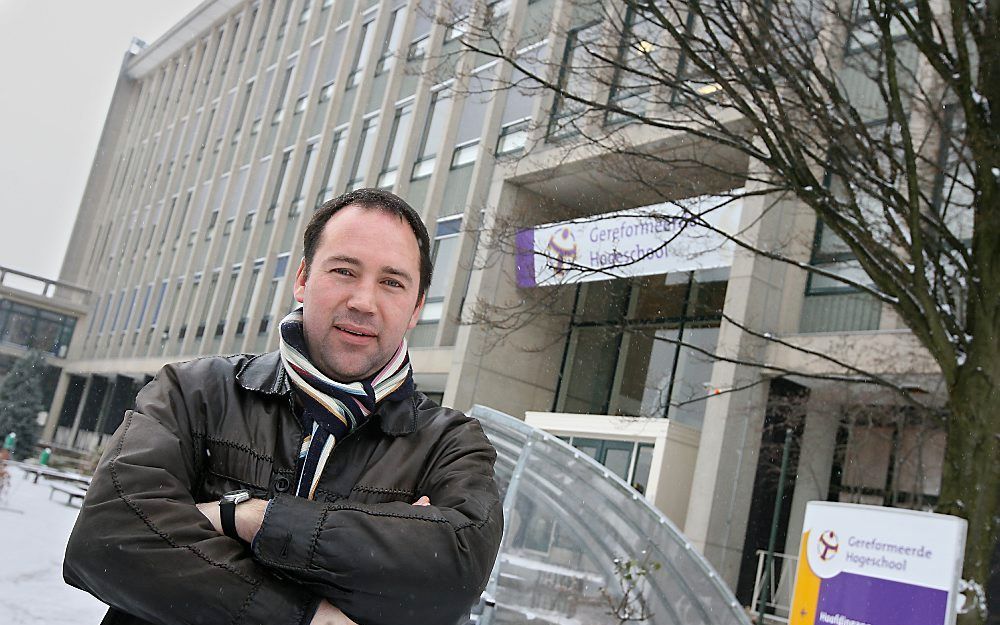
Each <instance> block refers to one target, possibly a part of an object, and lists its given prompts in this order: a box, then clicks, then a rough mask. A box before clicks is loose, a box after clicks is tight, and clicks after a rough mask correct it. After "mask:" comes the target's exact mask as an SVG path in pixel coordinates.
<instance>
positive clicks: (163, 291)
mask: <svg viewBox="0 0 1000 625" xmlns="http://www.w3.org/2000/svg"><path fill="white" fill-rule="evenodd" d="M169 283H170V281H169V280H164V281H163V282H162V283H161V284H160V294H159V295H157V297H156V306H155V307H154V308H153V318H152V319H150V321H149V327H151V328H154V327H156V324H157V322H159V320H160V310H161V309H162V308H163V298H164V297H166V295H167V285H168V284H169Z"/></svg>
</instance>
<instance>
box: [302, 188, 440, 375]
mask: <svg viewBox="0 0 1000 625" xmlns="http://www.w3.org/2000/svg"><path fill="white" fill-rule="evenodd" d="M306 273H307V272H306V266H305V261H303V262H302V264H300V265H299V271H298V274H297V275H296V276H295V299H296V300H298V301H299V302H300V303H302V307H303V311H302V312H303V331H304V333H305V340H306V346H307V347H308V348H309V357H310V358H311V360H312V362H313V364H315V365H316V366H317V367H319V369H320V370H321V371H322V372H323V373H325V374H326V375H327V376H328V377H330V378H333V379H334V380H337V381H338V382H351V381H354V380H360V379H363V378H366V377H368V376H370V375H372V374H374V373H375V372H376V371H378V370H379V369H381V368H382V367H383V366H385V364H386V363H387V362H389V359H390V358H392V355H393V354H394V353H395V352H396V348H397V347H399V343H400V341H402V340H403V335H404V334H405V333H406V331H407V330H409V329H410V328H412V327H413V326H415V325H416V324H417V319H418V318H419V317H420V309H421V308H422V307H423V298H420V299H419V301H418V297H417V291H418V288H419V284H420V250H419V248H418V247H417V238H416V236H415V235H414V234H413V230H411V229H410V226H409V224H407V223H406V221H404V220H403V219H402V218H401V217H398V216H396V215H394V214H392V213H387V212H384V211H381V210H377V209H369V208H362V207H359V206H346V207H344V208H342V209H340V210H339V211H338V212H337V213H335V214H334V215H333V217H331V218H330V220H329V221H327V222H326V226H325V227H324V228H323V233H322V235H321V236H320V241H319V245H317V247H316V252H315V254H314V256H313V259H312V265H311V266H310V268H309V271H308V277H307V275H306Z"/></svg>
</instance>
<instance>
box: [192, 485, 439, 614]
mask: <svg viewBox="0 0 1000 625" xmlns="http://www.w3.org/2000/svg"><path fill="white" fill-rule="evenodd" d="M412 505H414V506H429V505H431V500H430V499H429V498H428V497H427V496H426V495H424V496H421V497H420V499H417V500H416V501H414V502H413V504H412ZM197 507H198V510H199V511H200V512H201V513H202V514H203V515H205V518H206V519H208V520H209V522H210V523H211V524H212V528H213V529H215V531H216V532H218V533H219V534H222V519H221V514H220V510H219V503H218V502H216V501H209V502H206V503H200V504H198V505H197ZM266 512H267V501H265V500H263V499H251V500H249V501H246V502H243V503H242V504H240V505H239V506H237V507H236V533H237V534H239V536H240V538H242V539H243V540H244V541H246V542H247V543H253V539H254V538H255V537H256V536H257V532H259V531H260V526H261V525H262V524H263V523H264V514H265V513H266ZM310 625H357V623H355V622H354V621H352V620H351V619H349V618H347V616H346V615H345V614H344V613H343V612H341V611H340V609H339V608H337V606H335V605H333V604H332V603H330V602H329V601H327V600H326V599H323V600H321V601H320V602H319V606H318V607H317V608H316V614H315V615H313V618H312V621H310Z"/></svg>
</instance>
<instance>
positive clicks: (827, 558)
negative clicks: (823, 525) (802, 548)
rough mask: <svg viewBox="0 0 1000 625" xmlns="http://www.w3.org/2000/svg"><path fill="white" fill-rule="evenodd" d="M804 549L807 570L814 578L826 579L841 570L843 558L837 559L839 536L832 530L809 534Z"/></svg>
mask: <svg viewBox="0 0 1000 625" xmlns="http://www.w3.org/2000/svg"><path fill="white" fill-rule="evenodd" d="M806 549H807V551H806V557H807V558H808V560H809V568H811V569H812V571H813V573H815V574H816V577H819V578H822V579H828V578H830V577H833V576H834V575H837V574H838V573H840V572H841V571H842V570H843V567H844V558H843V557H840V558H838V557H837V554H838V553H840V536H838V535H837V532H835V531H833V530H824V531H822V532H820V531H819V530H818V529H816V530H813V531H811V532H809V539H808V541H807V544H806Z"/></svg>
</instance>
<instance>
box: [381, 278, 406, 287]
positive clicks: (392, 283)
mask: <svg viewBox="0 0 1000 625" xmlns="http://www.w3.org/2000/svg"><path fill="white" fill-rule="evenodd" d="M385 283H386V284H387V285H389V286H391V287H393V288H399V289H401V288H403V283H402V282H400V281H399V280H392V279H389V280H386V281H385Z"/></svg>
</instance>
